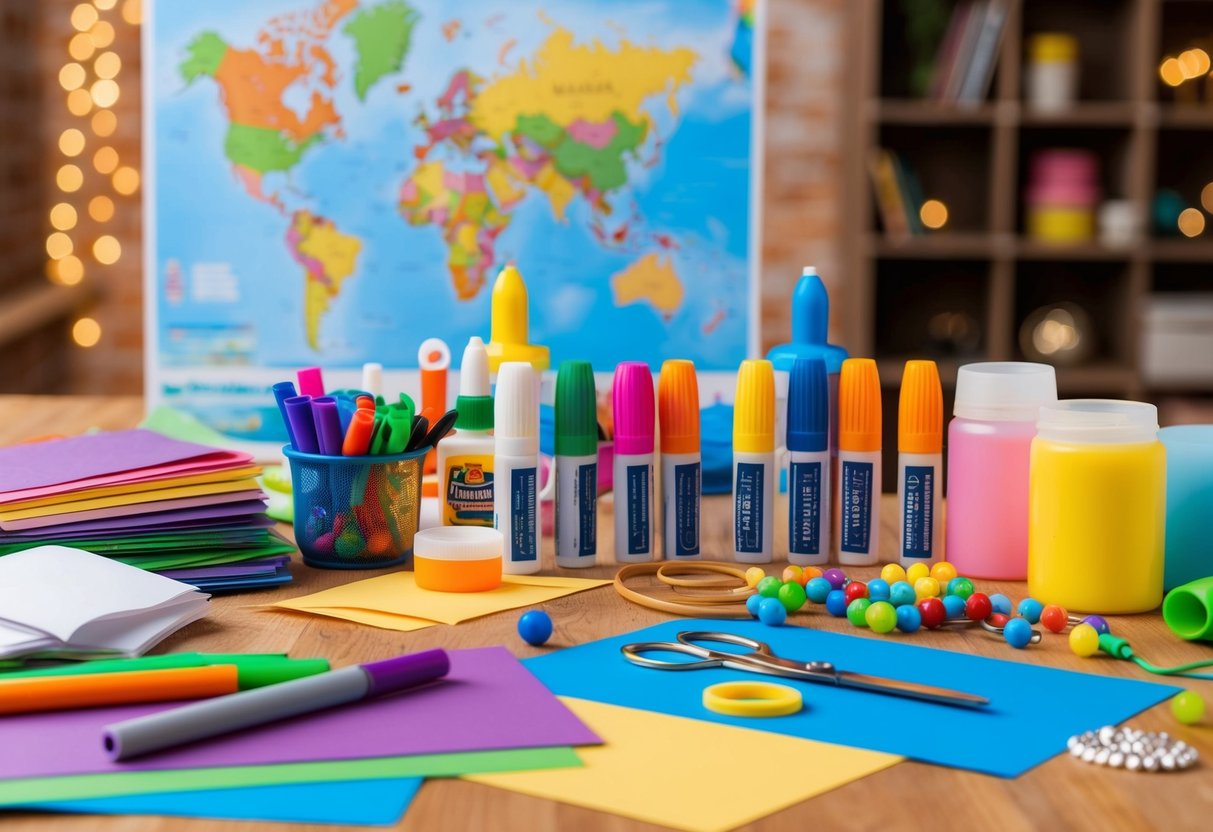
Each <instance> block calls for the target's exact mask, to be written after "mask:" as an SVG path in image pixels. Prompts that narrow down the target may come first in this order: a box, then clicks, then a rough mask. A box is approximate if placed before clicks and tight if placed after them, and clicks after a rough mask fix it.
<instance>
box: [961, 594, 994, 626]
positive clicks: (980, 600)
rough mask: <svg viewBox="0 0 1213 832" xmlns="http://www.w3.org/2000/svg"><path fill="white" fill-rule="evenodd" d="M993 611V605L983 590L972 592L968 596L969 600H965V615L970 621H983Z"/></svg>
mask: <svg viewBox="0 0 1213 832" xmlns="http://www.w3.org/2000/svg"><path fill="white" fill-rule="evenodd" d="M993 611H994V605H993V604H991V603H990V596H989V595H986V594H985V593H984V592H974V593H973V594H972V595H970V596H969V600H967V601H965V616H966V617H967V618H968V619H969V620H970V621H985V620H986V619H987V618H989V617H990V613H992V612H993Z"/></svg>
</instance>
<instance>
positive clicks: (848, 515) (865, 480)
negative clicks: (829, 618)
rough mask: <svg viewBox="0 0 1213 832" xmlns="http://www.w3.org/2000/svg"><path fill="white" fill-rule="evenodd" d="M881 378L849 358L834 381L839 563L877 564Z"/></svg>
mask: <svg viewBox="0 0 1213 832" xmlns="http://www.w3.org/2000/svg"><path fill="white" fill-rule="evenodd" d="M880 428H881V419H880V374H879V372H878V371H877V369H876V362H875V361H873V360H872V359H871V358H848V359H847V360H846V361H844V362H842V373H841V375H840V376H839V379H838V500H837V504H838V512H839V524H838V562H839V563H840V564H842V565H844V566H871V565H872V564H875V563H877V562H879V560H880V482H881V472H880V466H881V457H880V449H881V436H880Z"/></svg>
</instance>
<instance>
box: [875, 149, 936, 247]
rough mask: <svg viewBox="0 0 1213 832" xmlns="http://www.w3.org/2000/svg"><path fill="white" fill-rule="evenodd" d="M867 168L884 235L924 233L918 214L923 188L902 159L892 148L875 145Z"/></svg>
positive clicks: (906, 235)
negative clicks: (887, 148)
mask: <svg viewBox="0 0 1213 832" xmlns="http://www.w3.org/2000/svg"><path fill="white" fill-rule="evenodd" d="M868 171H869V173H870V174H871V177H872V187H873V189H874V191H875V194H876V207H877V210H878V211H879V213H880V223H881V225H882V226H883V227H884V231H885V235H886V236H887V237H889V238H890V239H904V238H906V237H914V236H919V235H922V234H924V233H926V229H925V228H923V225H922V220H921V219H920V218H919V216H918V209H919V207H920V206H921V205H922V187H921V185H920V184H919V181H918V176H917V175H916V174H915V173H914V171H913V170H912V169H911V168H910V167H909V166H908V165H907V164H906V162H905V160H904V159H902V158H901V157H900V156H898V155H897V154H896V153H894V152H892V151H891V150H886V149H884V148H878V149H876V150H874V151H872V154H871V155H870V157H869V158H868Z"/></svg>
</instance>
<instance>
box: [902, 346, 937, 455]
mask: <svg viewBox="0 0 1213 832" xmlns="http://www.w3.org/2000/svg"><path fill="white" fill-rule="evenodd" d="M897 450H899V451H901V452H903V453H907V454H937V453H940V452H941V451H942V450H943V387H942V386H941V385H940V383H939V369H938V368H937V367H936V366H935V362H934V361H907V362H906V368H905V370H903V371H902V374H901V399H900V401H899V403H898V407H897Z"/></svg>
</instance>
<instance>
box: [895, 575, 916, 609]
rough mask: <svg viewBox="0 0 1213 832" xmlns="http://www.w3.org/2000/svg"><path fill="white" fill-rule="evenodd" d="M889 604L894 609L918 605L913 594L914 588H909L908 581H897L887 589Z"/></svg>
mask: <svg viewBox="0 0 1213 832" xmlns="http://www.w3.org/2000/svg"><path fill="white" fill-rule="evenodd" d="M889 603H891V604H892V605H893V606H895V607H904V606H905V605H906V604H916V603H918V595H917V594H915V592H914V587H912V586H910V582H909V581H898V582H897V583H895V584H893V585H892V586H891V587H889Z"/></svg>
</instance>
